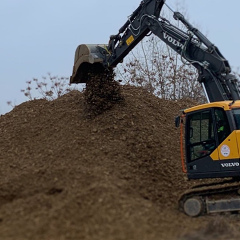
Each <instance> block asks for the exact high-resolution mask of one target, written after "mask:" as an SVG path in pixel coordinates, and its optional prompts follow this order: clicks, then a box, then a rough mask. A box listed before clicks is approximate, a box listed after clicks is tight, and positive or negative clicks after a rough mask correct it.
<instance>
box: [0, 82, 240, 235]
mask: <svg viewBox="0 0 240 240" xmlns="http://www.w3.org/2000/svg"><path fill="white" fill-rule="evenodd" d="M121 88H122V89H121V91H122V96H123V98H124V100H123V99H122V100H121V101H119V103H117V104H114V105H113V106H111V108H105V110H104V111H103V112H102V113H101V114H98V115H96V116H92V115H91V116H89V114H87V113H86V103H85V100H84V95H83V93H80V92H78V91H73V92H70V93H69V94H67V95H64V96H62V97H60V98H58V99H57V100H54V101H51V102H49V101H46V100H34V101H29V102H25V103H23V104H21V105H19V106H17V107H15V108H14V109H13V110H12V111H11V112H10V113H7V114H5V115H3V116H1V117H0V136H1V137H0V164H1V168H0V239H1V240H28V239H29V240H35V239H36V240H65V239H69V240H90V239H91V240H140V239H141V240H161V239H163V240H165V239H166V240H168V239H173V240H175V239H185V240H190V239H192V240H193V239H195V240H201V239H239V237H240V231H239V229H240V217H239V215H228V214H225V215H210V216H202V217H198V218H190V217H188V216H186V215H185V214H184V213H182V212H180V211H179V210H178V204H177V200H178V197H179V196H180V195H181V193H182V192H183V191H185V190H186V189H188V188H189V187H190V186H192V185H194V184H197V183H200V182H201V181H195V182H189V181H187V180H186V177H185V176H184V174H183V173H182V171H181V163H180V152H179V130H178V129H176V128H175V127H174V117H175V116H176V115H178V113H179V110H180V109H183V108H186V107H188V106H191V105H192V103H191V102H190V101H166V100H161V99H159V98H157V97H155V96H153V95H151V94H149V93H147V92H146V91H144V90H143V89H140V88H135V87H130V86H122V87H121Z"/></svg>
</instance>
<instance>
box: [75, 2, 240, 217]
mask: <svg viewBox="0 0 240 240" xmlns="http://www.w3.org/2000/svg"><path fill="white" fill-rule="evenodd" d="M164 4H166V3H165V0H143V1H141V3H140V5H139V7H138V8H137V9H136V10H135V11H134V12H133V13H132V15H131V16H130V17H129V18H128V20H127V21H126V23H125V24H124V25H123V26H122V27H121V28H120V29H119V32H118V34H116V35H112V36H110V39H109V43H108V44H96V45H95V44H94V45H90V44H82V45H80V46H78V47H77V49H76V53H75V59H74V66H73V73H72V76H71V77H70V83H87V82H88V81H89V80H90V79H91V78H92V77H93V76H94V75H97V74H102V73H104V72H106V71H110V70H111V71H112V70H113V68H114V67H116V65H117V64H118V63H120V62H122V60H123V59H124V57H125V56H126V55H127V54H128V53H129V52H130V51H131V50H132V49H133V48H134V47H135V46H136V45H137V44H138V43H139V42H140V41H141V40H142V39H143V38H144V37H145V36H147V35H149V34H151V33H153V34H155V35H156V36H157V37H159V38H160V39H161V40H162V41H163V42H165V43H166V44H167V45H168V46H169V47H171V48H172V49H173V50H174V51H176V52H177V53H178V54H179V55H180V56H181V58H182V59H184V61H187V62H188V63H189V64H191V65H192V66H194V67H195V68H196V69H197V70H198V75H199V77H198V81H199V82H200V84H201V85H202V87H203V90H204V92H205V94H206V97H207V100H208V103H206V104H203V105H198V106H195V107H192V108H189V109H185V110H184V111H183V113H182V114H181V116H179V117H177V118H176V126H180V129H181V131H180V132H181V134H182V135H183V134H184V136H183V137H182V138H181V139H182V140H181V152H182V168H183V171H184V172H185V173H186V174H187V177H188V179H205V178H210V179H212V178H217V179H220V180H219V181H213V182H212V183H209V184H203V185H198V186H197V187H195V188H192V189H190V190H189V191H187V192H185V193H184V194H183V195H182V196H181V197H180V199H179V208H180V209H181V210H182V211H183V212H185V213H186V214H187V215H189V216H192V217H196V216H199V215H203V214H208V213H218V212H239V211H240V196H239V195H240V181H239V177H240V162H239V159H240V101H239V99H240V93H239V90H238V84H237V79H236V77H235V76H234V75H232V74H231V68H230V65H229V63H228V61H227V60H226V59H225V58H224V57H223V55H222V54H221V52H220V51H219V50H218V48H217V47H216V46H215V45H214V44H212V43H211V42H210V41H209V40H208V39H207V38H206V37H205V36H204V35H203V34H202V33H201V32H200V31H199V30H198V29H197V28H195V27H194V26H192V25H191V24H190V23H189V22H188V21H187V20H186V19H185V17H184V16H183V15H182V14H181V13H179V12H174V11H173V18H174V19H175V20H178V21H180V22H182V24H183V25H184V26H185V27H186V31H183V30H181V29H179V28H177V27H176V26H174V25H172V24H171V23H170V21H168V20H167V19H165V18H163V17H161V15H160V12H161V10H162V7H163V5H164ZM166 5H167V4H166ZM167 6H168V5H167ZM183 139H185V140H183ZM184 145H185V147H184Z"/></svg>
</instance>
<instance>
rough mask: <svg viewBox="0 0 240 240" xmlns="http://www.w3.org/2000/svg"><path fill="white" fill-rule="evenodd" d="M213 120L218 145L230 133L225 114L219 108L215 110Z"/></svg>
mask: <svg viewBox="0 0 240 240" xmlns="http://www.w3.org/2000/svg"><path fill="white" fill-rule="evenodd" d="M214 112H215V119H216V127H217V135H218V141H219V144H220V143H221V142H222V141H223V140H224V139H225V138H226V137H227V136H228V135H229V134H230V133H231V131H230V127H229V124H228V120H227V116H226V113H225V111H224V110H223V109H221V108H216V109H215V110H214Z"/></svg>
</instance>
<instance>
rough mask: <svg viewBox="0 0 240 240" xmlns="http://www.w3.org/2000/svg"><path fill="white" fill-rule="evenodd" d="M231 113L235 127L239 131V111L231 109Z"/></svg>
mask: <svg viewBox="0 0 240 240" xmlns="http://www.w3.org/2000/svg"><path fill="white" fill-rule="evenodd" d="M232 111H233V116H234V119H235V123H236V127H237V129H238V130H240V109H233V110H232Z"/></svg>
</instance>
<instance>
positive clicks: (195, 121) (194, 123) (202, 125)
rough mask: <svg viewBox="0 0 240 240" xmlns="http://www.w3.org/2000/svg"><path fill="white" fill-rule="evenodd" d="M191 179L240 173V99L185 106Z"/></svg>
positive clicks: (229, 175) (187, 168)
mask: <svg viewBox="0 0 240 240" xmlns="http://www.w3.org/2000/svg"><path fill="white" fill-rule="evenodd" d="M184 118H185V157H186V160H185V164H186V172H187V175H188V178H189V179H200V178H214V177H215V178H218V177H219V178H224V177H240V161H239V160H240V152H239V149H240V128H239V127H240V101H234V102H232V101H222V102H214V103H208V104H203V105H199V106H196V107H193V108H189V109H187V110H184Z"/></svg>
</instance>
